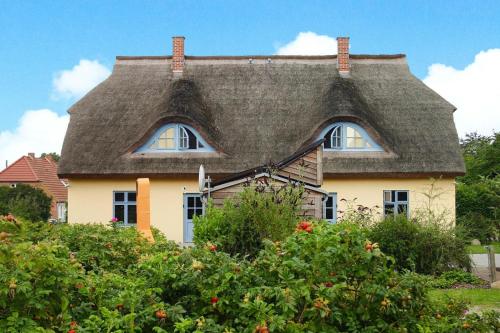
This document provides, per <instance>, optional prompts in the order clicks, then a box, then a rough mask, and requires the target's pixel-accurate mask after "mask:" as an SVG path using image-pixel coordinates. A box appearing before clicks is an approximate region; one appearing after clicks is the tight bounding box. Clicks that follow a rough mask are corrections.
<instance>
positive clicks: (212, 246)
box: [208, 244, 217, 252]
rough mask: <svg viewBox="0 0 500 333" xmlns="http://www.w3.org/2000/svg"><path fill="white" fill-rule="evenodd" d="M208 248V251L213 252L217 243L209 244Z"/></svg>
mask: <svg viewBox="0 0 500 333" xmlns="http://www.w3.org/2000/svg"><path fill="white" fill-rule="evenodd" d="M208 249H209V250H210V251H212V252H215V251H217V245H215V244H212V245H210V247H209V248H208Z"/></svg>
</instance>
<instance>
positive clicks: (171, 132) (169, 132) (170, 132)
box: [160, 127, 175, 139]
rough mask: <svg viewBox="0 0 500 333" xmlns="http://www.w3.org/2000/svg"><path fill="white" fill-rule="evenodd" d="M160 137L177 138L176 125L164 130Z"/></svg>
mask: <svg viewBox="0 0 500 333" xmlns="http://www.w3.org/2000/svg"><path fill="white" fill-rule="evenodd" d="M160 137H161V138H166V139H175V127H169V128H167V130H166V131H165V132H163V133H162V135H161V136H160Z"/></svg>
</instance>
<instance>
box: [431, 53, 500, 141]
mask: <svg viewBox="0 0 500 333" xmlns="http://www.w3.org/2000/svg"><path fill="white" fill-rule="evenodd" d="M424 82H425V84H427V85H428V86H429V87H431V88H432V89H434V90H435V91H436V92H437V93H438V94H440V95H441V96H443V97H444V98H445V99H447V100H448V101H449V102H450V103H452V104H453V105H455V106H456V107H457V110H456V111H455V114H454V119H455V124H456V126H457V130H458V134H459V135H460V136H461V137H464V136H465V133H469V132H474V131H477V132H478V133H481V134H492V131H493V130H494V129H495V130H500V49H490V50H487V51H481V52H479V53H478V54H476V56H475V58H474V62H472V63H471V64H469V65H467V66H466V67H465V68H464V69H462V70H459V69H455V68H453V67H451V66H446V65H443V64H433V65H431V66H430V67H429V69H428V74H427V77H426V78H425V79H424Z"/></svg>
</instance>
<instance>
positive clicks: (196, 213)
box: [194, 208, 203, 216]
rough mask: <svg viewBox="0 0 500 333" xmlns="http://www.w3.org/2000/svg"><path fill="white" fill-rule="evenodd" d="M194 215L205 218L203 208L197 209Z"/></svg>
mask: <svg viewBox="0 0 500 333" xmlns="http://www.w3.org/2000/svg"><path fill="white" fill-rule="evenodd" d="M194 214H195V215H196V216H203V208H196V209H195V210H194Z"/></svg>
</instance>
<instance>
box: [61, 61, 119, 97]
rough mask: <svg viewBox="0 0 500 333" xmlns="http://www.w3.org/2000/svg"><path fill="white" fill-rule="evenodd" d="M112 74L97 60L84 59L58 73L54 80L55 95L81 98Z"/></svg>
mask: <svg viewBox="0 0 500 333" xmlns="http://www.w3.org/2000/svg"><path fill="white" fill-rule="evenodd" d="M110 74H111V72H110V70H109V69H108V68H107V67H106V66H104V65H102V64H100V63H99V61H97V60H87V59H82V60H80V63H78V65H75V66H74V67H73V68H72V69H69V70H63V71H60V72H59V73H57V74H56V75H55V77H54V80H53V82H52V83H53V86H54V93H53V97H54V98H56V99H58V98H72V97H74V98H80V97H82V96H83V95H85V94H86V93H87V92H88V91H89V90H91V89H92V88H94V87H95V86H96V85H98V84H99V83H100V82H102V81H103V80H104V79H106V78H107V77H108V76H109V75H110Z"/></svg>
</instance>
